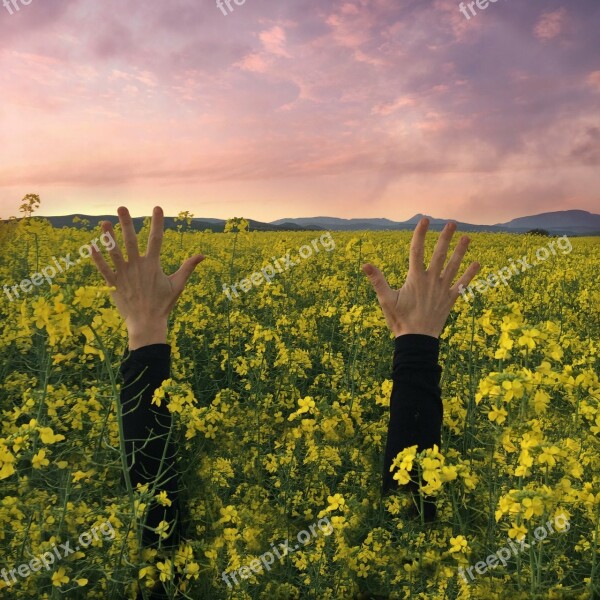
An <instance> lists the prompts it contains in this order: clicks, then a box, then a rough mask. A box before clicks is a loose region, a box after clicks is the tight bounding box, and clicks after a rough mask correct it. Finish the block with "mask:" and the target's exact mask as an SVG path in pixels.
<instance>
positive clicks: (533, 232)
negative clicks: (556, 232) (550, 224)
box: [527, 229, 550, 237]
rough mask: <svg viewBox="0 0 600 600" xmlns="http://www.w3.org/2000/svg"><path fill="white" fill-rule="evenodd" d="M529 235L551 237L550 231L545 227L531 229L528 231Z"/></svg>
mask: <svg viewBox="0 0 600 600" xmlns="http://www.w3.org/2000/svg"><path fill="white" fill-rule="evenodd" d="M527 234H528V235H543V236H544V237H550V233H549V232H548V231H546V230H545V229H530V230H529V231H528V232H527Z"/></svg>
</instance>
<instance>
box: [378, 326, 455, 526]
mask: <svg viewBox="0 0 600 600" xmlns="http://www.w3.org/2000/svg"><path fill="white" fill-rule="evenodd" d="M438 354H439V340H438V339H437V338H434V337H432V336H428V335H416V334H408V335H401V336H399V337H397V338H396V340H395V352H394V363H393V372H392V380H393V387H392V397H391V399H390V419H389V425H388V436H387V443H386V447H385V458H384V470H383V493H384V494H385V493H387V492H389V491H390V490H391V489H396V488H397V487H398V482H397V481H396V480H395V479H393V473H390V466H391V464H392V461H393V460H394V458H395V457H396V455H397V454H398V453H399V452H400V451H401V450H403V449H404V448H407V447H409V446H414V445H417V446H418V451H419V452H420V451H422V450H424V449H426V448H431V447H433V445H434V444H437V445H438V448H439V447H440V445H441V428H442V417H443V406H442V393H441V390H440V377H441V374H442V368H441V367H440V365H439V364H438ZM407 487H408V489H411V490H412V491H413V492H415V491H416V485H412V486H411V485H410V484H409V485H408V486H407ZM424 512H425V519H426V520H430V519H432V518H433V517H434V516H435V504H434V503H433V502H432V501H431V499H427V501H426V503H425V511H424Z"/></svg>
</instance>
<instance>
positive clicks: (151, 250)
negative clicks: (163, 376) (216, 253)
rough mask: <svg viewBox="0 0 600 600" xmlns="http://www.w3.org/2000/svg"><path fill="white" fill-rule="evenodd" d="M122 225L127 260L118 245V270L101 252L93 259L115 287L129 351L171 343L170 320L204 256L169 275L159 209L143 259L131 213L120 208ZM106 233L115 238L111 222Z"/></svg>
mask: <svg viewBox="0 0 600 600" xmlns="http://www.w3.org/2000/svg"><path fill="white" fill-rule="evenodd" d="M117 212H118V214H119V222H120V223H121V228H122V231H123V239H124V241H125V248H126V250H127V260H125V258H124V257H123V253H122V251H121V248H120V247H119V245H118V244H116V243H115V245H114V248H113V249H112V250H109V254H110V257H111V259H112V262H113V265H114V271H113V269H111V268H110V267H109V265H108V264H107V263H106V261H105V260H104V257H103V256H102V254H101V253H100V252H98V251H97V250H95V249H94V250H93V251H92V258H93V259H94V262H95V263H96V267H97V268H98V271H100V273H101V274H102V276H103V277H104V279H105V281H106V283H107V284H108V285H110V286H111V287H115V288H116V291H114V292H112V294H111V295H112V299H113V301H114V303H115V305H116V307H117V310H118V311H119V314H120V315H121V316H122V317H123V319H124V321H125V324H126V325H127V331H128V332H129V349H130V350H135V349H137V348H141V347H142V346H147V345H150V344H164V343H166V341H167V321H168V317H169V313H170V312H171V310H172V309H173V307H174V306H175V303H176V302H177V299H178V298H179V296H180V295H181V292H182V291H183V289H184V287H185V284H186V283H187V281H188V279H189V278H190V276H191V275H192V273H193V272H194V269H195V268H196V266H197V265H198V264H200V263H201V262H202V261H203V260H204V256H203V255H201V254H196V255H195V256H192V257H190V258H188V259H187V260H186V261H185V262H184V263H183V264H182V265H181V268H180V269H179V270H178V271H177V272H176V273H174V274H173V275H168V276H167V275H165V274H164V273H163V270H162V268H161V266H160V249H161V246H162V240H163V232H164V214H163V211H162V208H160V207H159V206H157V207H155V208H154V211H153V213H152V225H151V229H150V236H149V238H148V246H147V248H146V254H145V255H144V256H140V252H139V249H138V243H137V236H136V233H135V229H134V227H133V221H132V220H131V216H130V214H129V211H128V210H127V209H126V208H125V207H123V206H122V207H120V208H119V209H118V211H117ZM102 231H104V232H105V233H109V234H110V235H112V236H113V238H114V231H113V227H112V225H111V223H110V222H108V221H105V222H104V223H102Z"/></svg>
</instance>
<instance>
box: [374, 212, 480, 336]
mask: <svg viewBox="0 0 600 600" xmlns="http://www.w3.org/2000/svg"><path fill="white" fill-rule="evenodd" d="M428 227H429V220H428V219H421V220H420V221H419V223H418V224H417V227H416V228H415V231H414V234H413V237H412V241H411V245H410V259H409V268H408V274H407V277H406V282H405V283H404V285H403V286H402V287H401V288H400V289H399V290H393V289H392V288H391V287H390V286H389V285H388V283H387V281H386V279H385V277H384V275H383V273H382V272H381V271H380V270H379V269H378V268H377V267H375V266H373V265H371V264H366V265H363V272H364V273H365V274H366V275H367V276H368V278H369V280H370V281H371V284H372V285H373V288H374V289H375V292H376V293H377V298H378V300H379V304H380V305H381V309H382V310H383V315H384V317H385V320H386V323H387V325H388V327H389V328H390V330H391V331H392V333H393V334H394V336H395V337H398V336H400V335H406V334H409V333H418V334H423V335H430V336H433V337H436V338H437V337H439V336H440V334H441V333H442V331H443V329H444V324H445V323H446V320H447V319H448V315H449V314H450V311H451V310H452V307H453V306H454V303H455V302H456V300H457V298H458V296H459V294H460V292H459V288H460V289H462V288H461V287H460V286H461V285H462V286H465V287H466V286H468V285H469V282H470V281H471V280H472V279H473V277H475V275H476V274H477V272H478V271H479V266H480V265H479V263H477V262H474V263H471V264H470V265H469V266H468V268H467V269H466V270H465V272H464V273H463V274H462V276H461V277H460V279H458V281H457V282H456V283H454V284H452V282H453V280H454V278H455V277H456V274H457V273H458V271H459V269H460V265H461V263H462V260H463V258H464V256H465V253H466V251H467V248H468V246H469V243H470V240H469V238H468V237H466V236H463V237H462V238H461V239H460V241H459V243H458V244H457V246H456V248H455V250H454V253H453V254H452V256H451V257H450V260H449V261H448V264H447V265H446V267H445V268H444V263H445V262H446V256H447V255H448V248H449V246H450V241H451V240H452V236H453V235H454V232H455V231H456V224H455V223H447V224H446V226H445V227H444V229H443V231H442V233H441V234H440V237H439V240H438V242H437V244H436V246H435V250H434V252H433V256H432V258H431V262H430V263H429V268H428V269H426V268H425V265H424V257H425V236H426V234H427V229H428Z"/></svg>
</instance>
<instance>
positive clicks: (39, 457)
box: [31, 449, 50, 469]
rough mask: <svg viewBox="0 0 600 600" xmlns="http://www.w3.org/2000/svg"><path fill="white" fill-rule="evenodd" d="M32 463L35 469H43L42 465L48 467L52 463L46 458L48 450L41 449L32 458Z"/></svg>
mask: <svg viewBox="0 0 600 600" xmlns="http://www.w3.org/2000/svg"><path fill="white" fill-rule="evenodd" d="M31 464H32V466H33V468H34V469H41V468H42V467H47V466H48V465H49V464H50V461H49V460H48V459H47V458H46V451H45V450H43V449H42V450H40V451H39V452H38V453H37V454H36V455H35V456H34V457H33V458H32V459H31Z"/></svg>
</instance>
